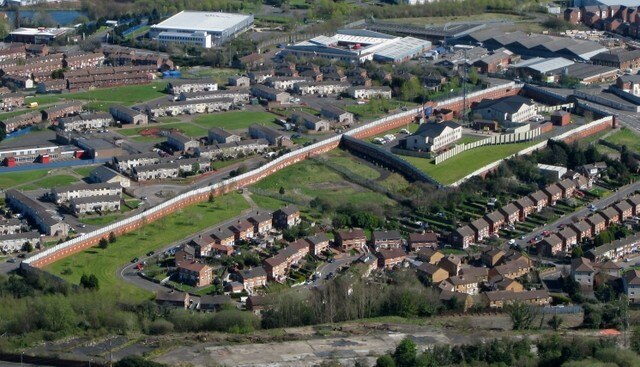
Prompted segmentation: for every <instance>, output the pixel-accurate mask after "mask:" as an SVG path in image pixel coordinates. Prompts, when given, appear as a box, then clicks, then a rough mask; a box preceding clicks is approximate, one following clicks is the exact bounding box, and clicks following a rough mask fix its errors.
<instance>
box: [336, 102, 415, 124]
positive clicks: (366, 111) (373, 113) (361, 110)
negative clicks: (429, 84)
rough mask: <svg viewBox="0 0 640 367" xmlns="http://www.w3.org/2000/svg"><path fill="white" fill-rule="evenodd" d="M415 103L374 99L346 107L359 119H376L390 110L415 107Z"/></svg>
mask: <svg viewBox="0 0 640 367" xmlns="http://www.w3.org/2000/svg"><path fill="white" fill-rule="evenodd" d="M415 105H416V104H415V103H410V102H402V101H396V100H389V99H373V100H371V101H369V102H367V103H365V104H362V105H351V106H345V107H344V109H345V110H346V111H348V112H351V113H353V114H354V115H355V116H356V117H357V118H359V119H375V118H378V117H380V116H383V115H386V114H387V113H389V112H390V111H392V110H394V109H396V108H400V107H403V106H406V107H407V108H411V107H414V106H415Z"/></svg>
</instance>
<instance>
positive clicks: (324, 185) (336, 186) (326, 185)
mask: <svg viewBox="0 0 640 367" xmlns="http://www.w3.org/2000/svg"><path fill="white" fill-rule="evenodd" d="M309 188H310V189H315V190H327V191H339V190H344V189H353V190H356V191H362V186H359V185H356V184H354V183H351V182H347V181H339V182H318V183H314V184H310V185H309Z"/></svg>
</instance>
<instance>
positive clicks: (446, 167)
mask: <svg viewBox="0 0 640 367" xmlns="http://www.w3.org/2000/svg"><path fill="white" fill-rule="evenodd" d="M536 143H537V142H524V143H516V144H502V145H485V146H482V147H479V148H475V149H470V150H467V151H465V152H462V153H460V154H458V155H456V156H455V157H453V158H449V159H447V160H446V161H444V162H443V163H440V164H439V165H435V164H433V161H432V160H431V159H426V158H418V157H409V156H403V157H402V158H404V159H405V160H406V161H407V162H409V163H411V164H413V165H414V166H416V167H417V168H418V169H420V170H422V171H424V172H425V173H426V174H427V175H429V176H431V177H433V178H434V179H436V180H438V182H440V183H442V184H451V183H453V182H455V181H457V180H459V179H461V178H463V177H464V176H466V175H468V174H470V173H471V172H473V171H475V170H477V169H478V168H480V167H483V166H485V165H487V164H489V163H491V162H495V161H497V160H499V159H502V158H505V157H507V156H510V155H512V154H515V153H516V152H518V151H520V150H522V149H524V148H526V147H529V146H531V145H534V144H536Z"/></svg>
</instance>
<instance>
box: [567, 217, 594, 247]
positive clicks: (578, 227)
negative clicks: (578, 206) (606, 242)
mask: <svg viewBox="0 0 640 367" xmlns="http://www.w3.org/2000/svg"><path fill="white" fill-rule="evenodd" d="M569 227H571V228H573V230H574V231H575V232H576V234H577V236H578V242H582V241H583V240H584V239H585V238H591V233H592V228H591V224H589V223H587V222H586V221H584V220H581V221H579V222H576V223H571V224H570V225H569Z"/></svg>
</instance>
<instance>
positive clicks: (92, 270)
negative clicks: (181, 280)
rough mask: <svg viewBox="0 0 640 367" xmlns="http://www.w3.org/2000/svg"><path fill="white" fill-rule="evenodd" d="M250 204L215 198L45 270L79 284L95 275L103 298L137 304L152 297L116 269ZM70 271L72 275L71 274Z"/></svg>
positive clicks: (230, 197)
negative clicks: (123, 278) (84, 278)
mask: <svg viewBox="0 0 640 367" xmlns="http://www.w3.org/2000/svg"><path fill="white" fill-rule="evenodd" d="M248 208H249V205H248V203H247V202H246V201H245V200H244V198H243V197H242V196H241V195H239V194H230V195H225V196H221V197H218V198H216V200H215V202H214V203H212V204H210V203H202V204H198V205H193V206H190V207H187V208H184V209H183V210H181V211H179V212H178V213H174V214H172V215H169V216H167V217H165V218H163V219H160V220H158V221H155V222H153V223H150V224H148V225H146V226H144V227H143V228H141V229H138V230H136V231H134V232H131V233H127V234H125V235H123V236H120V237H119V238H118V239H117V242H115V243H113V244H111V245H109V247H108V248H107V249H105V250H103V249H99V248H97V247H94V248H91V249H88V250H86V251H83V252H81V253H78V254H75V255H72V256H70V257H68V258H65V259H63V260H60V261H58V262H56V263H53V264H51V265H48V266H47V267H46V268H45V270H47V271H50V272H51V273H53V274H55V275H57V276H60V277H62V278H64V279H66V280H68V281H69V282H71V283H74V284H78V283H79V281H80V277H81V276H82V274H95V275H96V276H97V277H98V280H99V282H100V294H101V295H100V296H103V297H104V296H107V297H116V298H117V299H119V300H123V301H128V302H136V301H142V300H144V299H148V298H150V297H151V294H150V293H149V292H147V291H144V290H142V289H140V288H138V287H136V286H134V285H131V284H128V283H125V282H123V281H121V280H120V279H119V278H118V276H117V274H116V273H117V270H118V269H119V268H120V267H121V266H123V265H125V264H127V263H128V262H129V261H130V260H131V259H132V258H134V257H138V256H142V255H144V254H145V253H147V252H148V251H151V250H158V249H160V248H162V247H164V246H167V245H169V244H171V243H173V242H175V241H179V240H181V239H183V238H186V237H188V236H189V235H191V234H193V233H195V232H198V231H200V230H202V229H205V228H207V227H210V226H213V225H215V224H216V223H219V222H222V221H225V220H228V219H230V218H233V217H235V216H237V215H239V214H240V213H241V212H242V211H243V210H245V209H248ZM69 272H71V273H69Z"/></svg>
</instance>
